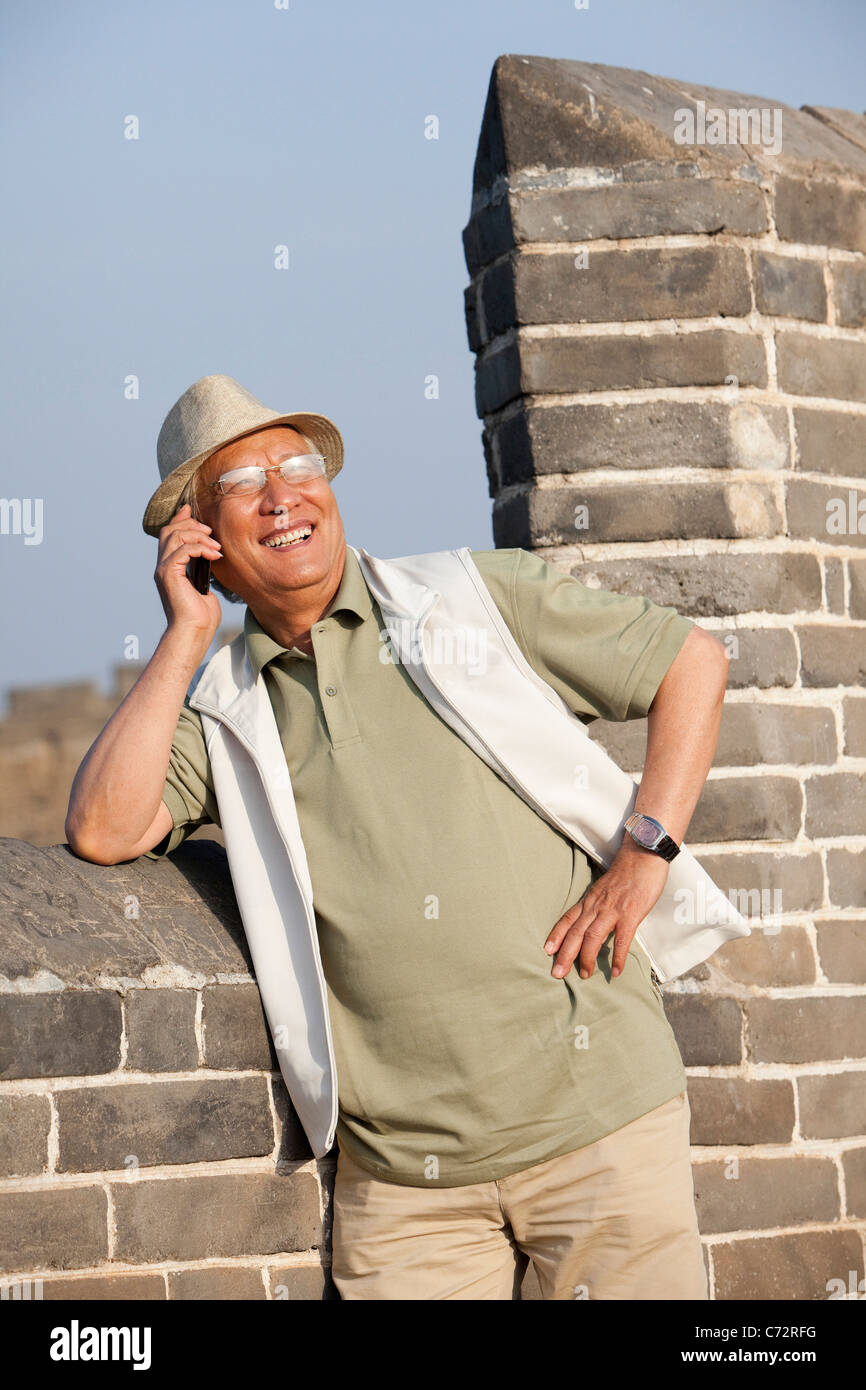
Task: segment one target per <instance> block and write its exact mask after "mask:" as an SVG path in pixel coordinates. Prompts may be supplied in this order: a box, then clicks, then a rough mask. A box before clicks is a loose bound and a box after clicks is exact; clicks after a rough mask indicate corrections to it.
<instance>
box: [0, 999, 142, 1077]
mask: <svg viewBox="0 0 866 1390" xmlns="http://www.w3.org/2000/svg"><path fill="white" fill-rule="evenodd" d="M120 1035H121V1012H120V996H119V995H117V994H112V993H109V991H107V990H63V991H61V992H58V993H56V994H24V995H7V996H6V998H5V999H4V1002H3V1009H2V1011H0V1077H2V1079H3V1080H5V1081H10V1080H12V1079H14V1078H17V1077H23V1076H86V1075H94V1074H99V1073H102V1072H110V1071H114V1070H115V1069H116V1067H118V1066H119V1064H120Z"/></svg>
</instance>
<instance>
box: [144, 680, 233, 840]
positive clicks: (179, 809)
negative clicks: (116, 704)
mask: <svg viewBox="0 0 866 1390" xmlns="http://www.w3.org/2000/svg"><path fill="white" fill-rule="evenodd" d="M162 800H163V801H164V802H165V804H166V806H167V807H168V809H169V810H170V811H171V816H172V821H173V823H174V824H173V827H172V829H171V830H170V831H169V833H168V834H167V835H166V836H165V838H164V839H162V840H160V842H159V844H158V845H154V847H153V849H150V850H147V851H146V852H145V854H146V858H148V859H162V858H163V857H164V856H165V855H166V854H171V852H172V850H175V849H177V847H178V845H179V844H181V843H182V842H183V841H184V840H185V839H186V838H187V836H188V835H191V834H192V832H193V831H194V830H197V829H198V827H199V826H200V825H208V824H211V823H213V824H215V825H219V823H220V819H219V807H218V806H217V800H216V796H215V794H214V789H213V780H212V774H211V766H210V758H209V757H208V752H207V747H206V745H205V739H204V730H203V729H202V724H201V716H200V715H199V713H198V711H197V710H194V709H191V708H190V704H189V696H187V697H186V698H185V699H184V702H183V705H182V706H181V710H180V714H179V715H178V719H177V727H176V729H175V732H174V738H173V740H172V745H171V757H170V758H169V763H168V770H167V772H166V776H165V783H164V785H163V789H162Z"/></svg>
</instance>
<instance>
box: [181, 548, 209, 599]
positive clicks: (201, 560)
mask: <svg viewBox="0 0 866 1390" xmlns="http://www.w3.org/2000/svg"><path fill="white" fill-rule="evenodd" d="M186 577H187V579H188V580H189V582H190V584H192V586H193V588H195V589H198V591H199V593H200V594H206V593H208V591H209V590H210V560H208V559H207V558H206V557H205V556H204V555H195V556H193V558H192V559H191V560H190V561H189V563H188V565H187V567H186Z"/></svg>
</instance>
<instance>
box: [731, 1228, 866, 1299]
mask: <svg viewBox="0 0 866 1390" xmlns="http://www.w3.org/2000/svg"><path fill="white" fill-rule="evenodd" d="M713 1268H714V1270H715V1293H716V1298H717V1299H718V1300H727V1299H742V1300H744V1301H748V1302H754V1301H756V1300H759V1299H760V1300H764V1299H766V1300H778V1301H780V1302H800V1301H805V1300H812V1301H818V1300H822V1299H826V1298H827V1297H828V1284H829V1281H830V1280H832V1279H834V1278H841V1279H842V1280H843V1281H844V1282H845V1283H846V1284H847V1282H848V1270H849V1269H853V1270H855V1271H857V1273H858V1275H860V1276H862V1273H863V1248H862V1244H861V1240H860V1236H859V1234H858V1232H857V1231H803V1232H799V1233H796V1234H793V1233H792V1234H790V1235H784V1236H765V1237H763V1238H762V1239H757V1240H733V1241H730V1242H725V1241H719V1242H718V1244H714V1245H713Z"/></svg>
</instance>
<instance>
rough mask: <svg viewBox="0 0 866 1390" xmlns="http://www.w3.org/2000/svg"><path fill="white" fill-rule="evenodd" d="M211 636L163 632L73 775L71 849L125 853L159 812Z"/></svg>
mask: <svg viewBox="0 0 866 1390" xmlns="http://www.w3.org/2000/svg"><path fill="white" fill-rule="evenodd" d="M205 643H207V645H209V644H210V637H209V636H208V635H207V634H202V633H198V632H189V631H186V630H176V629H173V628H168V629H166V631H165V633H164V634H163V636H162V638H161V639H160V642H159V644H158V646H157V648H156V651H155V652H154V654H153V656H152V657H151V659H150V661H149V662H148V664H147V666H146V667H145V669H144V670H143V671H142V673H141V675H140V676H139V678H138V680H137V681H136V682H135V685H134V686H133V687H132V689H131V690H130V691H129V693H128V694H127V695H126V697H125V698H124V700H123V701H122V702H121V704H120V705H119V706H118V708H117V709H116V710H115V712H114V714H113V715H112V716H111V718H110V719H109V721H108V723H107V724H106V726H105V728H104V729H103V730H102V732H101V733H100V735H99V737H98V738H97V739H96V741H95V742H94V743H93V745H92V746H91V748H90V749H89V751H88V753H87V755H86V756H85V758H84V760H83V762H82V763H81V766H80V767H79V769H78V771H77V773H76V774H75V779H74V781H73V783H72V790H71V792H70V797H69V809H68V812H67V817H66V838H67V840H68V842H69V844H70V845H71V846H72V848H73V849H75V850H76V851H78V850H79V849H80V850H82V851H83V852H85V853H86V852H87V850H88V848H91V847H98V848H99V850H100V851H101V852H103V853H107V854H111V853H112V852H113V851H118V852H122V851H123V850H124V849H125V848H126V847H127V846H128V845H131V844H135V843H136V842H137V841H138V840H140V839H141V837H142V836H143V835H144V834H145V832H146V831H147V830H148V828H149V827H150V825H151V824H152V822H153V820H154V817H155V816H156V813H157V811H158V809H159V805H160V801H161V800H162V791H163V787H164V785H165V775H166V772H167V770H168V763H169V758H170V756H171V746H172V741H173V738H174V733H175V730H176V728H177V719H178V715H179V713H180V709H181V706H182V704H183V700H184V696H185V694H186V691H187V688H188V686H189V682H190V680H191V679H192V676H193V675H194V673H195V671H196V669H197V667H198V666H199V665H200V663H201V661H202V659H203V658H204V656H205V654H206V651H207V645H203V644H205Z"/></svg>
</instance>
